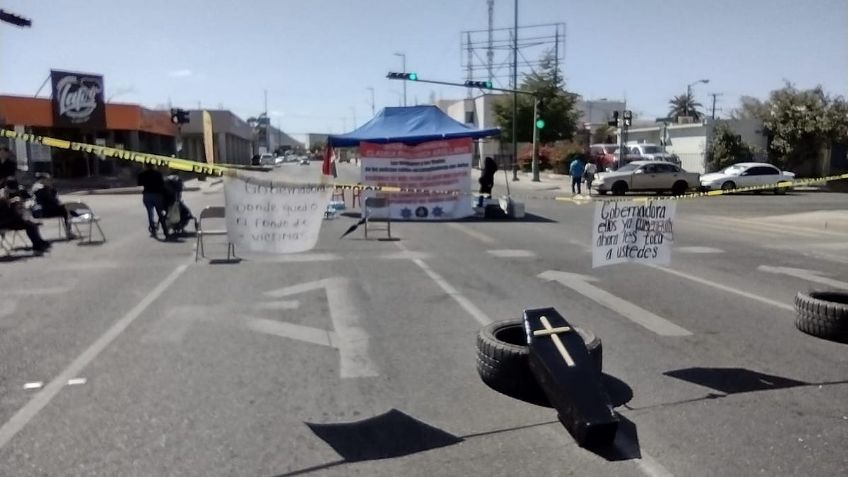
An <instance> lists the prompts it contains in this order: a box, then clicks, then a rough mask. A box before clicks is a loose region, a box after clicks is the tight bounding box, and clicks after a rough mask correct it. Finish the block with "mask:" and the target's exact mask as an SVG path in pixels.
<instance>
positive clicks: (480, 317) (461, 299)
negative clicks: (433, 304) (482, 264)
mask: <svg viewBox="0 0 848 477" xmlns="http://www.w3.org/2000/svg"><path fill="white" fill-rule="evenodd" d="M412 263H414V264H416V265H418V268H420V269H421V270H424V273H426V274H427V276H428V277H430V279H432V280H433V281H434V282H436V285H439V287H440V288H441V289H442V290H444V292H445V293H447V294H448V295H450V297H451V298H453V299H454V301H456V302H457V303H458V304H459V306H461V307H462V309H463V310H465V311H466V312H468V314H469V315H471V317H472V318H474V319H475V320H477V323H480V324H481V325H483V326H486V325H488V324H490V323H492V319H491V318H489V317H488V315H486V313H484V312H483V310H481V309H479V308H477V305H475V304H474V303H471V300H469V299H468V298H465V296H463V295H462V294H461V293H459V292H458V291H457V290H456V288H454V287H453V286H452V285H451V284H450V283H448V282H447V280H445V279H444V278H442V276H441V275H439V274H438V273H436V272H434V271H433V269H432V268H430V266H429V265H427V264H426V263H424V260H421V259H420V258H416V259H413V260H412Z"/></svg>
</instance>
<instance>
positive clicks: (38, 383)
mask: <svg viewBox="0 0 848 477" xmlns="http://www.w3.org/2000/svg"><path fill="white" fill-rule="evenodd" d="M42 387H44V382H42V381H35V382H32V383H25V384H24V389H41V388H42Z"/></svg>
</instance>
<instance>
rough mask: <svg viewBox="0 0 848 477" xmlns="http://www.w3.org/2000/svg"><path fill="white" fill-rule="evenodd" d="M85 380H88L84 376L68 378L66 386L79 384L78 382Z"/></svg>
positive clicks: (83, 382) (85, 381)
mask: <svg viewBox="0 0 848 477" xmlns="http://www.w3.org/2000/svg"><path fill="white" fill-rule="evenodd" d="M87 382H88V379H86V378H74V379H69V380H68V386H77V385H80V384H85V383H87Z"/></svg>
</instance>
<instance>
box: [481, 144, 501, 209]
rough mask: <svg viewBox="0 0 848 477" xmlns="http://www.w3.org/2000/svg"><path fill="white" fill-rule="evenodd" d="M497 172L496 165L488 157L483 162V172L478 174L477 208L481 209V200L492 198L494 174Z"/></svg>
mask: <svg viewBox="0 0 848 477" xmlns="http://www.w3.org/2000/svg"><path fill="white" fill-rule="evenodd" d="M496 172H498V163H497V162H495V160H494V159H492V158H491V157H490V156H486V159H484V160H483V171H482V173H481V174H480V179H479V182H480V198H479V200H478V202H477V206H478V207H483V200H484V199H485V198H487V197H491V196H492V187H494V186H495V173H496Z"/></svg>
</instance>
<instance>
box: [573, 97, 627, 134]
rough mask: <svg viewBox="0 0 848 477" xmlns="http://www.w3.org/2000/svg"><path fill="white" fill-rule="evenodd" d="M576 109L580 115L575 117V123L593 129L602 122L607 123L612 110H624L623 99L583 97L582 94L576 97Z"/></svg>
mask: <svg viewBox="0 0 848 477" xmlns="http://www.w3.org/2000/svg"><path fill="white" fill-rule="evenodd" d="M575 106H576V109H577V111H579V112H580V117H579V118H578V119H577V124H580V125H582V126H583V127H584V128H587V129H592V130H594V129H595V128H597V127H598V126H600V125H602V124H607V121H609V120H610V119H611V118H612V113H613V111H619V113H620V112H621V111H624V108H625V103H624V101H617V100H608V99H606V98H601V99H583V97H582V96H578V97H577V101H576V103H575Z"/></svg>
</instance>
